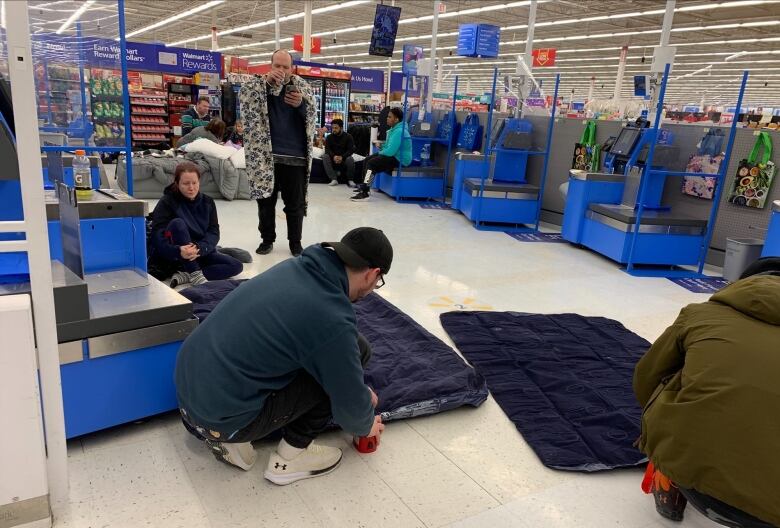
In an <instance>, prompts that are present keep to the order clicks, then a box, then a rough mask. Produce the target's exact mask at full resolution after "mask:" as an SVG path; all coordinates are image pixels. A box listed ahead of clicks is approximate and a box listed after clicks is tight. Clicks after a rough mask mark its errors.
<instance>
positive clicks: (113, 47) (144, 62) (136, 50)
mask: <svg viewBox="0 0 780 528" xmlns="http://www.w3.org/2000/svg"><path fill="white" fill-rule="evenodd" d="M156 50H157V46H156V45H155V44H142V43H139V42H127V43H126V48H125V51H126V57H127V68H128V69H129V70H149V71H155V70H156V69H157V60H156V58H157V57H156V55H157V54H156ZM84 59H85V61H86V63H87V64H88V65H90V66H92V67H97V68H111V69H115V70H118V69H120V68H121V67H122V65H121V63H120V60H119V43H118V42H117V41H115V40H107V39H97V40H94V41H92V42H91V43H90V47H89V48H88V49H87V50H86V51H85V53H84Z"/></svg>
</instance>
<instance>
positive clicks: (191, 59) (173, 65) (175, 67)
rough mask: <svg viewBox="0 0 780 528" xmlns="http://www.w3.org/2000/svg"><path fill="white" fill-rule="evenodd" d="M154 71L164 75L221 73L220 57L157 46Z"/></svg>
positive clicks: (219, 55)
mask: <svg viewBox="0 0 780 528" xmlns="http://www.w3.org/2000/svg"><path fill="white" fill-rule="evenodd" d="M155 69H156V71H161V72H164V73H195V72H207V73H221V71H222V55H221V54H219V53H213V52H211V51H198V50H191V49H186V48H166V47H164V46H158V47H157V67H156V68H155Z"/></svg>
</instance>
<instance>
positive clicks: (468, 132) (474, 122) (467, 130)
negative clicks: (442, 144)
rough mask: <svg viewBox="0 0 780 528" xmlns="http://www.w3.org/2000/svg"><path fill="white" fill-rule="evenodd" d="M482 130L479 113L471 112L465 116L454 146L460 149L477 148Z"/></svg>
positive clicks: (480, 143) (480, 140)
mask: <svg viewBox="0 0 780 528" xmlns="http://www.w3.org/2000/svg"><path fill="white" fill-rule="evenodd" d="M482 130H483V128H482V125H480V124H479V115H477V114H476V113H473V112H472V113H471V114H469V115H468V117H466V120H465V121H464V122H463V126H462V127H461V128H460V134H459V135H458V143H457V144H456V146H457V147H458V148H460V149H466V150H479V147H480V146H481V145H482Z"/></svg>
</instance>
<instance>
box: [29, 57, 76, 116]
mask: <svg viewBox="0 0 780 528" xmlns="http://www.w3.org/2000/svg"><path fill="white" fill-rule="evenodd" d="M43 85H44V87H45V89H46V114H47V115H46V117H47V118H48V121H49V124H50V125H53V124H54V117H53V116H52V113H51V83H50V82H49V61H47V60H46V59H45V58H44V59H43ZM67 95H68V92H67V91H66V92H65V96H66V97H67ZM36 100H38V97H37V94H36ZM66 128H67V127H66Z"/></svg>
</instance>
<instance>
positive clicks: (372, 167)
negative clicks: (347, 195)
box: [360, 154, 398, 192]
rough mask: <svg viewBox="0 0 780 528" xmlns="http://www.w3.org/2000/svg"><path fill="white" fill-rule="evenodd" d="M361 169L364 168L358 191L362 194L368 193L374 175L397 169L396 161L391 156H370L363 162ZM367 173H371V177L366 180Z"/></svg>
mask: <svg viewBox="0 0 780 528" xmlns="http://www.w3.org/2000/svg"><path fill="white" fill-rule="evenodd" d="M363 167H364V168H365V173H364V174H363V178H362V179H361V183H360V190H361V191H364V192H368V190H369V188H370V187H371V184H372V183H373V181H374V178H376V174H377V173H378V172H392V171H393V169H395V168H396V167H398V160H397V159H395V158H394V157H393V156H383V155H382V154H371V155H370V156H369V157H367V158H366V160H365V161H364V162H363ZM368 171H371V176H370V177H369V178H366V174H368Z"/></svg>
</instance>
